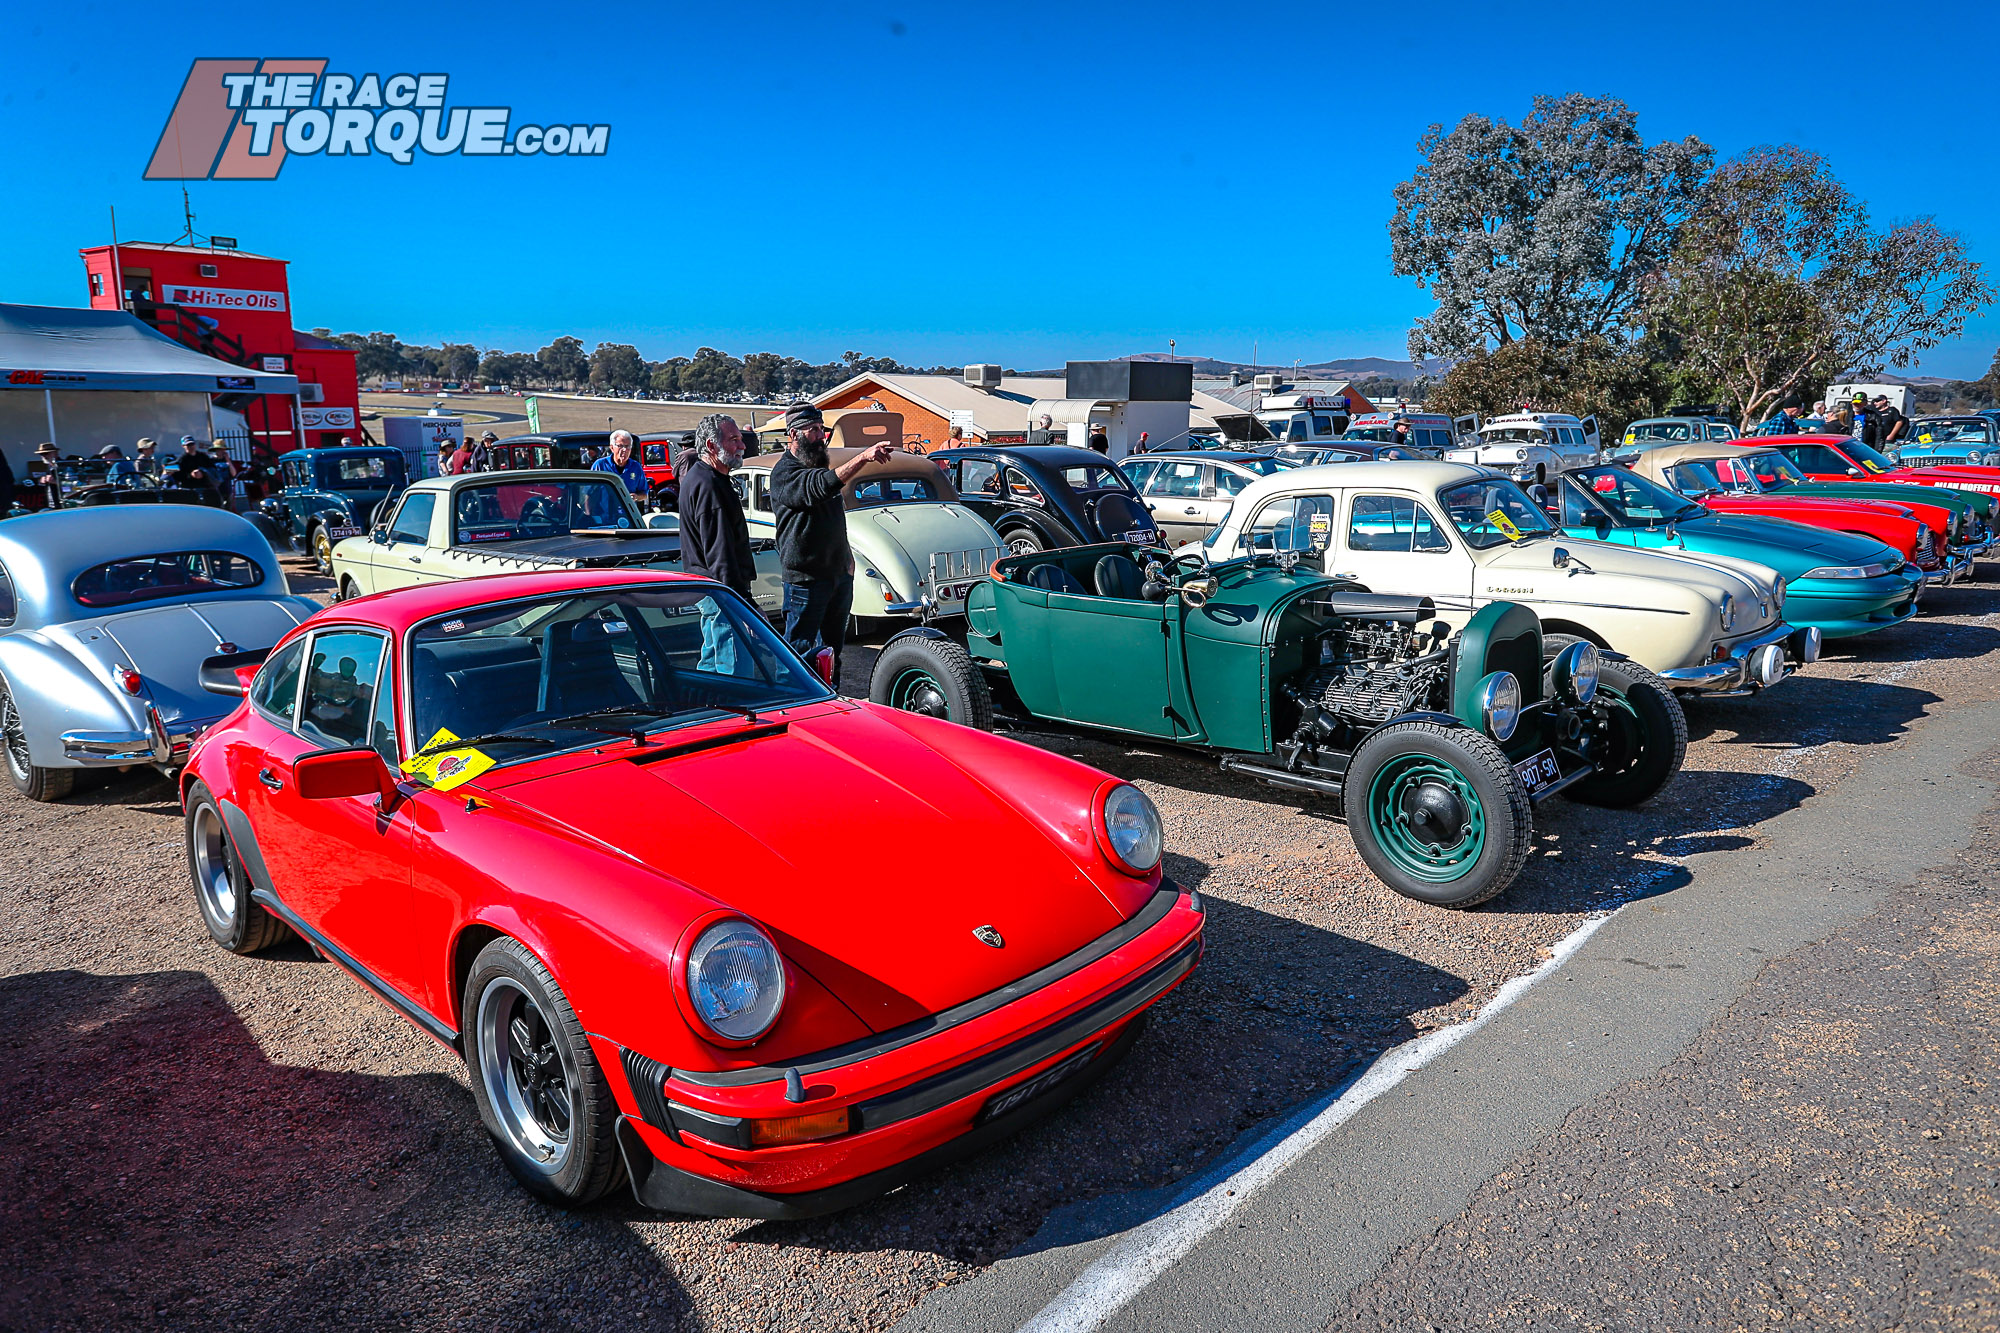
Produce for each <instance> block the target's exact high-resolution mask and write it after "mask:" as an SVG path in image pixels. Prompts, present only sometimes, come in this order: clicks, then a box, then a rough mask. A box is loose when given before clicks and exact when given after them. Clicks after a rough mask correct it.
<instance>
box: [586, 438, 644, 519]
mask: <svg viewBox="0 0 2000 1333" xmlns="http://www.w3.org/2000/svg"><path fill="white" fill-rule="evenodd" d="M637 443H638V441H636V440H635V439H634V438H633V436H632V432H631V431H629V430H614V431H612V432H611V449H610V451H609V452H608V453H606V454H605V455H604V457H602V458H600V459H598V460H597V461H596V462H594V463H592V464H591V465H590V470H591V471H592V472H615V473H617V474H618V476H619V479H620V480H622V481H623V482H624V483H625V489H626V490H628V491H630V492H631V493H632V499H633V502H634V503H636V504H638V505H639V506H640V507H641V508H644V507H645V503H646V489H647V488H648V487H649V486H651V485H652V484H653V482H652V478H650V477H648V476H647V475H646V469H645V467H644V465H642V464H641V463H640V462H639V459H638V456H637V454H636V453H635V452H634V450H633V446H634V445H635V444H637Z"/></svg>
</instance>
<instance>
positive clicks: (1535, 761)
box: [1514, 750, 1562, 796]
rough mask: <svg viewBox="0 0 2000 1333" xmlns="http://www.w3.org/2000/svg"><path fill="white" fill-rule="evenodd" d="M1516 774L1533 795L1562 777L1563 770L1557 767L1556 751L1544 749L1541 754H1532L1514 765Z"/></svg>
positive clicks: (1529, 793)
mask: <svg viewBox="0 0 2000 1333" xmlns="http://www.w3.org/2000/svg"><path fill="white" fill-rule="evenodd" d="M1514 776H1515V777H1517V778H1519V779H1520V780H1521V785H1522V786H1523V787H1526V788H1527V789H1528V795H1530V796H1533V795H1534V794H1535V793H1536V792H1538V791H1540V790H1541V789H1542V788H1544V787H1546V786H1548V785H1549V784H1550V783H1551V782H1554V781H1555V780H1556V779H1557V778H1559V777H1561V776H1562V770H1561V769H1560V768H1557V767H1556V752H1555V751H1554V750H1543V751H1542V752H1541V753H1540V754H1536V755H1530V756H1529V757H1528V758H1526V759H1523V760H1522V761H1521V762H1520V763H1518V764H1516V765H1514Z"/></svg>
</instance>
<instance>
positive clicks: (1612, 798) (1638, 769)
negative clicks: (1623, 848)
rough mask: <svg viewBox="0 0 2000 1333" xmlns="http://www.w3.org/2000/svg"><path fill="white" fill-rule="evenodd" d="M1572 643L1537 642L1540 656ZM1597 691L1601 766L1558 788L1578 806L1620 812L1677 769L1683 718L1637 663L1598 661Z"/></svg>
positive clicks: (1669, 692)
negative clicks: (1601, 708)
mask: <svg viewBox="0 0 2000 1333" xmlns="http://www.w3.org/2000/svg"><path fill="white" fill-rule="evenodd" d="M1576 642H1577V640H1576V639H1573V638H1571V637H1569V636H1568V635H1565V634H1551V635H1549V636H1548V637H1547V638H1546V639H1544V640H1543V643H1542V647H1543V652H1544V654H1545V655H1546V656H1547V657H1548V658H1549V660H1551V661H1553V660H1554V658H1555V655H1556V654H1557V653H1560V652H1561V651H1562V650H1563V649H1565V648H1567V647H1569V646H1570V645H1571V644H1572V643H1576ZM1597 680H1598V684H1597V693H1598V698H1599V700H1600V701H1602V702H1603V703H1604V704H1605V706H1606V708H1605V721H1606V722H1608V723H1609V724H1610V725H1609V728H1608V729H1607V730H1606V731H1605V732H1604V749H1603V752H1602V762H1600V763H1599V764H1598V766H1597V771H1596V772H1595V773H1592V774H1591V775H1590V776H1589V777H1587V778H1582V779H1580V780H1578V781H1577V782H1575V783H1572V784H1571V785H1570V786H1567V787H1565V788H1563V793H1562V794H1563V795H1564V796H1567V797H1568V798H1569V799H1570V800H1572V801H1578V802H1581V803H1582V804H1584V805H1602V806H1608V807H1610V808H1611V809H1614V810H1622V809H1625V808H1626V807H1628V806H1634V805H1638V804H1639V803H1640V802H1641V801H1644V800H1647V799H1649V798H1650V797H1652V796H1654V795H1656V794H1658V792H1659V790H1660V789H1661V788H1662V787H1664V786H1666V785H1667V784H1668V783H1669V782H1672V781H1673V778H1674V774H1676V773H1678V772H1680V771H1681V761H1682V760H1683V759H1685V758H1686V757H1687V740H1688V726H1687V714H1686V713H1684V712H1682V711H1681V701H1680V700H1679V699H1676V698H1675V697H1674V692H1673V689H1672V688H1671V687H1670V686H1669V685H1668V684H1667V682H1665V681H1664V680H1661V679H1660V678H1659V677H1658V676H1656V675H1654V674H1653V673H1652V672H1651V671H1648V670H1647V669H1646V668H1645V667H1643V666H1640V665H1639V664H1638V663H1637V662H1634V661H1630V660H1629V659H1628V660H1625V661H1612V660H1611V659H1609V658H1606V659H1604V660H1603V661H1602V662H1600V664H1599V666H1598V674H1597Z"/></svg>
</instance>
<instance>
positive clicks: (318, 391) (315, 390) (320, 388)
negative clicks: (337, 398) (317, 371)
mask: <svg viewBox="0 0 2000 1333" xmlns="http://www.w3.org/2000/svg"><path fill="white" fill-rule="evenodd" d="M299 401H300V402H302V403H323V402H325V401H326V386H325V385H324V384H308V383H307V382H306V381H304V380H300V381H299Z"/></svg>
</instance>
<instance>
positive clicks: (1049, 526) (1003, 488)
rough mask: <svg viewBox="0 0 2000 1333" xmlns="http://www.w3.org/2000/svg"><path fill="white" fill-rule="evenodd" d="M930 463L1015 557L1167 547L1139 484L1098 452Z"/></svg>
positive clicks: (949, 458)
mask: <svg viewBox="0 0 2000 1333" xmlns="http://www.w3.org/2000/svg"><path fill="white" fill-rule="evenodd" d="M930 458H931V461H932V462H934V463H936V464H937V465H938V466H939V467H941V468H943V469H944V472H945V475H946V476H948V477H950V478H951V482H952V485H954V486H956V487H957V488H958V499H959V503H960V504H963V505H965V506H966V507H967V508H968V509H971V510H972V511H973V512H974V513H976V514H978V515H979V516H980V517H981V518H983V519H985V520H986V521H987V522H988V523H991V524H992V525H993V526H994V528H995V529H996V530H997V531H998V532H999V533H1000V540H1002V541H1003V542H1005V543H1006V544H1007V546H1008V549H1009V551H1010V553H1011V554H1014V555H1032V554H1034V553H1035V552H1036V551H1055V550H1060V549H1062V548H1064V547H1069V546H1091V545H1095V544H1096V543H1098V542H1121V541H1122V542H1131V543H1133V544H1134V545H1151V544H1153V543H1155V542H1157V541H1159V539H1160V538H1159V531H1158V527H1157V525H1156V524H1155V523H1154V522H1153V516H1152V514H1151V513H1150V512H1149V511H1148V510H1147V508H1146V503H1145V501H1143V500H1141V499H1140V498H1139V493H1138V492H1137V491H1136V490H1134V489H1132V483H1131V482H1130V481H1128V480H1126V478H1125V474H1124V473H1122V472H1120V471H1119V470H1118V468H1117V465H1116V464H1114V463H1112V462H1111V460H1109V459H1108V458H1106V457H1105V456H1104V455H1103V454H1100V453H1098V452H1096V451H1095V450H1093V449H1075V448H1071V447H1070V446H1068V445H1061V444H1022V445H978V446H974V447H970V448H965V449H940V450H938V451H937V452H936V453H933V454H931V455H930Z"/></svg>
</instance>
